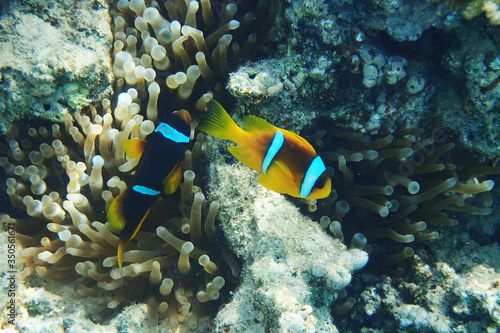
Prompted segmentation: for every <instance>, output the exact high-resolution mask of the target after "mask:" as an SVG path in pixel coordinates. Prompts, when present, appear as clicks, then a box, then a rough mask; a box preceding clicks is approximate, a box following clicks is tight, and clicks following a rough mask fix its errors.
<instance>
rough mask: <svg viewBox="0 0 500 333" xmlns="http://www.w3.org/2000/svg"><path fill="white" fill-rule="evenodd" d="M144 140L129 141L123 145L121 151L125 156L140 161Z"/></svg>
mask: <svg viewBox="0 0 500 333" xmlns="http://www.w3.org/2000/svg"><path fill="white" fill-rule="evenodd" d="M146 142H147V141H146V140H142V139H130V140H126V141H125V142H124V143H123V151H124V152H125V154H127V156H130V157H132V158H137V159H140V158H141V155H142V152H143V151H144V148H145V147H146Z"/></svg>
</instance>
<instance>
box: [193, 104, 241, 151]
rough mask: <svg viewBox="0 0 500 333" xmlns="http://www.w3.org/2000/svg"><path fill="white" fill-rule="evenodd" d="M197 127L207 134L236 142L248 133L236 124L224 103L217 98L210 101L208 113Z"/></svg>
mask: <svg viewBox="0 0 500 333" xmlns="http://www.w3.org/2000/svg"><path fill="white" fill-rule="evenodd" d="M197 128H198V129H199V130H200V131H202V132H204V133H206V134H209V135H212V136H214V137H216V138H219V139H223V140H230V141H233V142H234V143H236V144H239V142H241V140H242V139H243V138H245V137H247V135H248V132H246V131H245V130H243V129H242V128H241V127H239V126H238V125H236V123H235V122H234V120H233V119H232V118H231V116H229V114H228V113H227V112H226V110H224V108H223V107H222V105H220V104H219V103H218V102H217V101H215V100H211V101H210V102H209V103H208V113H207V115H206V116H205V118H204V119H203V121H202V123H201V124H200V125H199V126H198V127H197Z"/></svg>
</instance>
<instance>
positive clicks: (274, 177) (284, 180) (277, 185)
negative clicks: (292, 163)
mask: <svg viewBox="0 0 500 333" xmlns="http://www.w3.org/2000/svg"><path fill="white" fill-rule="evenodd" d="M257 181H258V182H259V183H260V184H262V186H264V187H265V188H267V189H269V190H271V191H274V192H278V193H285V194H291V195H293V186H294V182H293V177H292V173H291V171H290V169H289V168H288V167H287V166H286V165H285V164H283V163H280V162H273V163H271V165H270V166H269V168H268V169H267V172H266V174H263V173H261V174H260V176H259V178H258V179H257Z"/></svg>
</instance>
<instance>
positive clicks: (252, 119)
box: [242, 116, 277, 132]
mask: <svg viewBox="0 0 500 333" xmlns="http://www.w3.org/2000/svg"><path fill="white" fill-rule="evenodd" d="M242 127H243V129H244V130H245V131H247V132H257V131H266V132H267V131H276V130H277V128H276V127H275V126H273V125H271V124H270V123H268V122H267V121H265V120H264V119H262V118H259V117H256V116H245V117H244V118H243V124H242Z"/></svg>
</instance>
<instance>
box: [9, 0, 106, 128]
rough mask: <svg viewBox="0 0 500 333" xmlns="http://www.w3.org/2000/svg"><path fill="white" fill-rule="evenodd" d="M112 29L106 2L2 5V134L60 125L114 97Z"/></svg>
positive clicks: (26, 2) (46, 2)
mask: <svg viewBox="0 0 500 333" xmlns="http://www.w3.org/2000/svg"><path fill="white" fill-rule="evenodd" d="M33 8H36V11H34V12H33ZM109 23H110V17H109V13H108V6H107V4H106V1H104V0H98V1H93V0H92V1H80V2H79V3H78V5H75V3H74V1H37V0H30V1H11V2H8V3H5V4H3V6H2V16H1V18H0V24H1V26H2V27H3V28H2V31H1V32H0V68H1V69H0V115H1V125H0V133H5V132H6V131H8V130H9V129H10V126H11V123H12V122H13V121H15V120H19V119H23V118H44V119H49V120H52V121H61V120H62V111H63V110H64V109H66V108H69V109H70V110H72V111H74V110H80V109H81V108H82V107H84V106H87V105H89V104H90V103H91V101H94V100H100V99H102V98H103V97H104V96H106V95H109V94H110V93H111V84H112V80H113V75H112V73H111V71H110V69H111V58H110V56H109V50H110V48H111V45H112V38H111V34H110V32H111V31H110V26H109Z"/></svg>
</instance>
